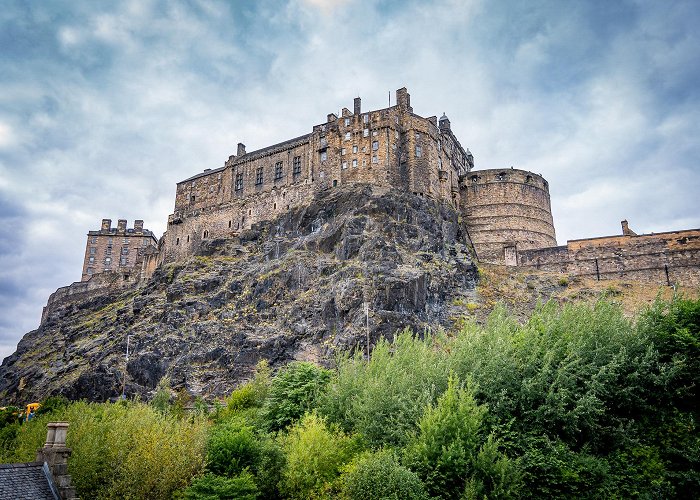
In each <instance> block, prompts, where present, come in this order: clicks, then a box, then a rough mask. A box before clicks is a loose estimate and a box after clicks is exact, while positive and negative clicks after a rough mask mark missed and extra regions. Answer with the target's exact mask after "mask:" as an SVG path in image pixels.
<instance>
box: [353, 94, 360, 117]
mask: <svg viewBox="0 0 700 500" xmlns="http://www.w3.org/2000/svg"><path fill="white" fill-rule="evenodd" d="M361 104H362V99H360V98H359V97H355V100H354V101H353V114H355V115H359V114H360V113H362V106H361Z"/></svg>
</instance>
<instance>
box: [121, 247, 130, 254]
mask: <svg viewBox="0 0 700 500" xmlns="http://www.w3.org/2000/svg"><path fill="white" fill-rule="evenodd" d="M122 255H129V247H122Z"/></svg>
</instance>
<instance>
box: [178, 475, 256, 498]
mask: <svg viewBox="0 0 700 500" xmlns="http://www.w3.org/2000/svg"><path fill="white" fill-rule="evenodd" d="M257 497H258V488H257V487H256V486H255V481H254V480H253V476H252V475H251V474H249V473H248V472H243V473H241V474H240V475H238V476H236V477H233V478H228V477H222V476H217V475H215V474H206V475H204V476H202V477H199V478H196V479H195V480H194V481H192V484H191V485H190V486H189V488H187V489H186V490H185V492H184V494H183V498H185V499H186V500H219V499H239V500H255V499H256V498H257Z"/></svg>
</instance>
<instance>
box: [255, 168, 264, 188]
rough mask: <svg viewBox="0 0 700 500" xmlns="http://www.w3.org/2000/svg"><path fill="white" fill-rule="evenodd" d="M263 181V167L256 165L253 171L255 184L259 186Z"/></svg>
mask: <svg viewBox="0 0 700 500" xmlns="http://www.w3.org/2000/svg"><path fill="white" fill-rule="evenodd" d="M262 183H263V167H258V168H257V170H256V171H255V185H256V186H260V185H262Z"/></svg>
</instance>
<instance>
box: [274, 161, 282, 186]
mask: <svg viewBox="0 0 700 500" xmlns="http://www.w3.org/2000/svg"><path fill="white" fill-rule="evenodd" d="M280 179H282V162H281V161H278V162H277V163H275V180H276V181H278V180H280Z"/></svg>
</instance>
